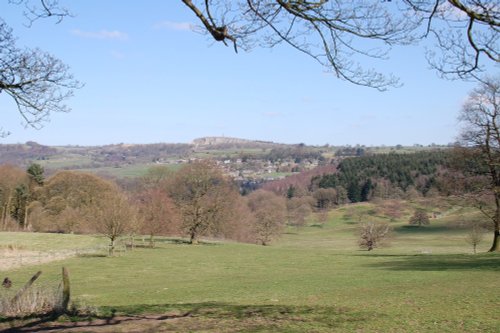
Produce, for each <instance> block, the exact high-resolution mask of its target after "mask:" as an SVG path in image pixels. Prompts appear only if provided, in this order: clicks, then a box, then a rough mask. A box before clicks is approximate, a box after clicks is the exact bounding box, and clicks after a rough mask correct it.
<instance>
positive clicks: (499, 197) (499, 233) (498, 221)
mask: <svg viewBox="0 0 500 333" xmlns="http://www.w3.org/2000/svg"><path fill="white" fill-rule="evenodd" d="M497 190H498V189H497V188H495V205H496V211H495V218H494V220H493V224H494V226H495V227H494V230H493V244H492V245H491V248H490V249H489V250H488V252H500V243H499V242H498V238H499V237H500V193H498V192H497Z"/></svg>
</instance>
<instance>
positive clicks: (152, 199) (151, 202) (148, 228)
mask: <svg viewBox="0 0 500 333" xmlns="http://www.w3.org/2000/svg"><path fill="white" fill-rule="evenodd" d="M137 201H138V206H139V214H140V216H141V220H142V221H141V222H142V223H141V228H140V230H141V232H142V233H143V234H147V235H149V236H150V238H149V244H150V246H151V247H155V242H154V237H155V236H158V235H178V234H179V231H180V230H179V229H180V226H179V225H180V216H179V213H178V212H177V209H176V208H175V206H174V203H173V202H172V199H170V198H169V197H168V195H167V193H166V192H165V191H162V190H161V189H159V188H150V189H147V190H145V191H143V192H142V193H140V194H139V195H138V196H137Z"/></svg>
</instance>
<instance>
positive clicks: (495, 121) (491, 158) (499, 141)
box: [459, 77, 500, 251]
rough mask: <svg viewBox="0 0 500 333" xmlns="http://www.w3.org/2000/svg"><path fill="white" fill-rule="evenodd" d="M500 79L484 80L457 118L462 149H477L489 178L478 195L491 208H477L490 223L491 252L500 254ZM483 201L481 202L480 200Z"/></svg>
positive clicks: (483, 206) (472, 93) (471, 94)
mask: <svg viewBox="0 0 500 333" xmlns="http://www.w3.org/2000/svg"><path fill="white" fill-rule="evenodd" d="M499 118H500V78H498V77H497V78H486V79H485V80H483V82H482V83H481V84H480V86H479V87H478V88H476V89H474V90H473V91H472V92H471V93H470V94H469V98H468V99H467V101H466V102H465V104H464V106H463V108H462V111H461V113H460V116H459V120H460V121H461V122H462V124H463V125H464V127H463V129H462V141H463V143H464V145H466V146H469V147H471V148H472V149H476V150H477V151H478V155H479V156H480V158H481V160H482V162H483V164H484V166H485V169H486V174H487V176H488V178H489V181H490V184H489V186H488V187H487V188H485V189H482V190H480V191H478V197H480V196H482V195H483V194H484V193H485V192H486V193H487V194H489V195H490V196H492V197H493V201H494V208H493V209H489V205H483V204H482V203H481V204H480V205H479V208H480V209H481V211H482V212H483V213H484V214H485V215H486V216H487V217H488V218H489V219H490V220H491V221H492V222H493V233H494V234H493V244H492V246H491V248H490V251H500V119H499ZM479 201H482V200H479Z"/></svg>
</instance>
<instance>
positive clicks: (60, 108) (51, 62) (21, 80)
mask: <svg viewBox="0 0 500 333" xmlns="http://www.w3.org/2000/svg"><path fill="white" fill-rule="evenodd" d="M10 2H11V3H15V4H21V3H24V4H25V8H26V11H25V16H26V17H27V18H28V20H29V25H31V24H32V23H33V22H34V21H35V20H37V19H38V18H45V17H50V16H51V17H59V20H61V19H62V18H63V17H64V16H66V15H68V12H67V11H64V10H60V9H59V7H58V5H57V1H51V0H49V1H45V0H40V4H41V5H40V6H33V5H31V4H30V2H29V1H24V0H19V1H16V0H11V1H10ZM80 87H81V84H80V83H79V82H78V81H76V80H75V79H74V77H73V75H72V74H71V73H70V72H69V68H68V66H67V65H65V64H64V63H63V62H62V61H61V60H59V59H57V58H55V57H54V56H52V55H51V54H49V53H47V52H43V51H42V50H40V49H24V48H19V47H18V46H17V45H16V39H15V37H14V35H13V34H12V29H11V28H10V27H9V26H8V25H7V24H6V23H5V21H4V20H3V19H2V18H1V17H0V96H1V94H2V93H4V94H6V95H8V96H10V97H11V98H12V100H13V101H14V104H15V106H16V108H17V110H18V112H19V113H20V114H21V117H22V118H23V119H24V121H25V123H26V126H30V127H33V128H36V129H39V128H41V127H42V125H43V122H44V121H46V120H48V117H49V115H50V114H51V113H52V112H68V111H69V110H70V109H69V107H68V106H67V105H66V104H64V102H65V100H66V99H68V98H69V97H71V96H72V95H73V91H74V90H75V89H78V88H80ZM0 135H1V136H6V135H8V132H5V131H3V130H2V131H1V133H0Z"/></svg>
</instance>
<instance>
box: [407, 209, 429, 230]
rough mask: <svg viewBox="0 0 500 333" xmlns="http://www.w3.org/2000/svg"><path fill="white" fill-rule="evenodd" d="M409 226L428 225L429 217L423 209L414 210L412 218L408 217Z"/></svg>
mask: <svg viewBox="0 0 500 333" xmlns="http://www.w3.org/2000/svg"><path fill="white" fill-rule="evenodd" d="M410 224H411V225H417V226H419V227H420V226H422V225H429V224H430V220H429V216H428V215H427V212H426V211H425V210H423V209H417V210H415V213H413V216H412V217H410Z"/></svg>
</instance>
